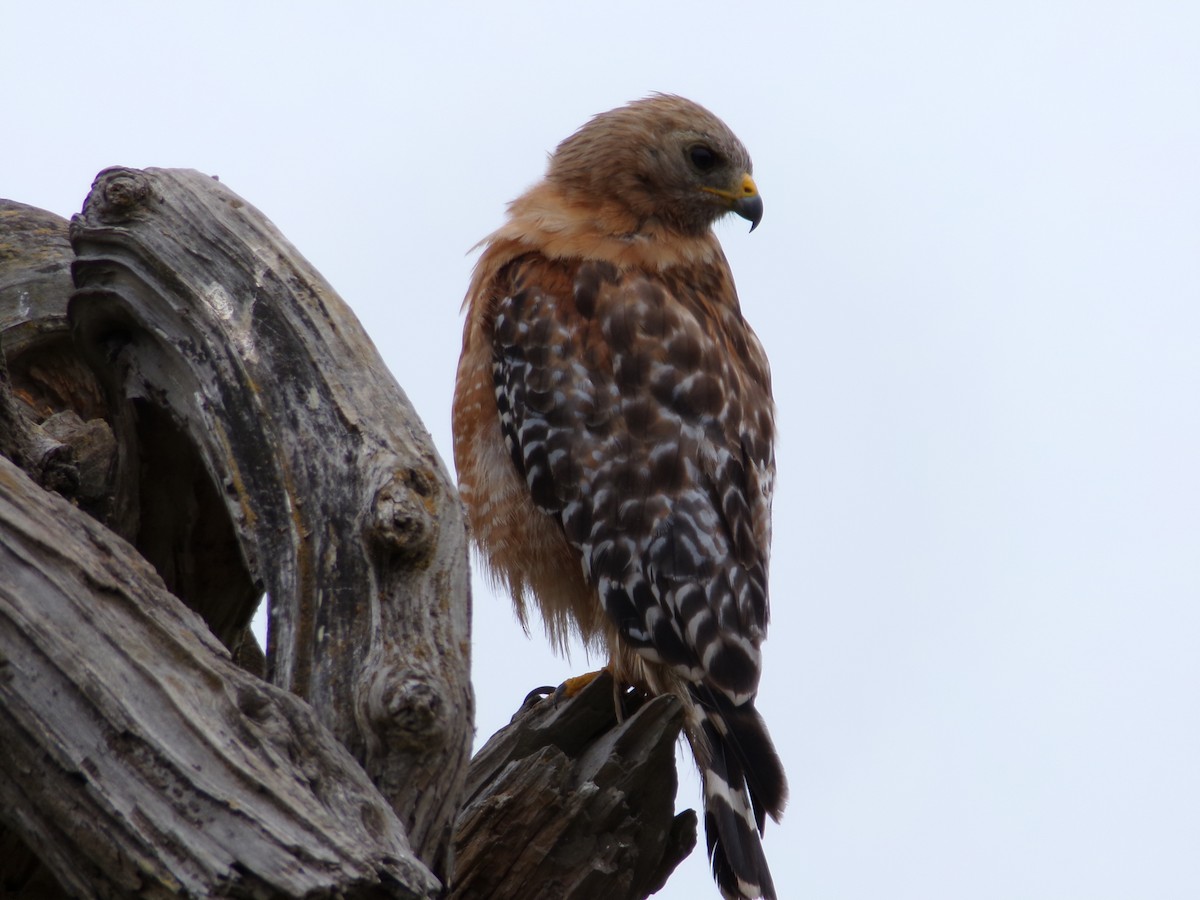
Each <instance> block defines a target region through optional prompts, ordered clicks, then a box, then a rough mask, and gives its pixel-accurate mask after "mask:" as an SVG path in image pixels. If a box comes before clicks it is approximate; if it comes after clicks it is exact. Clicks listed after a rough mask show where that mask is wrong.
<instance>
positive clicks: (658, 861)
mask: <svg viewBox="0 0 1200 900" xmlns="http://www.w3.org/2000/svg"><path fill="white" fill-rule="evenodd" d="M620 699H621V701H622V703H623V710H622V712H623V714H624V716H625V718H624V721H618V719H617V704H616V700H617V698H616V697H615V696H614V691H613V680H612V677H611V676H610V675H608V674H607V673H603V674H601V676H600V677H599V678H597V679H596V680H595V681H593V682H592V683H591V684H589V685H588V686H587V687H586V688H585V689H584V690H583V691H582V692H580V693H579V694H578V695H577V696H576V697H574V698H572V699H571V700H569V701H566V700H560V699H557V698H555V697H553V696H551V697H550V698H548V699H544V700H537V699H531V701H529V702H527V703H526V706H525V707H524V708H522V710H521V711H520V712H519V713H518V714H517V715H516V716H515V717H514V718H513V722H512V724H510V725H509V726H508V727H507V728H505V729H502V730H501V731H499V732H497V733H496V734H495V735H494V736H493V737H492V739H491V740H489V741H488V742H487V744H486V745H485V746H484V747H483V748H482V749H481V750H480V751H479V753H478V754H476V756H475V759H474V760H473V761H472V762H471V770H470V775H469V777H468V784H467V798H466V802H465V805H464V808H463V811H462V813H461V814H460V816H459V819H458V830H457V833H456V835H455V849H456V854H457V860H458V863H457V869H456V872H455V886H454V892H453V894H452V897H455V898H464V900H465V898H474V897H491V898H497V900H500V898H512V900H527V898H545V900H567V898H569V900H623V898H629V900H640V898H642V897H645V896H647V895H648V894H651V893H653V892H655V891H657V890H658V889H659V888H661V887H662V886H663V884H664V883H665V882H666V880H667V876H668V875H670V874H671V872H672V871H674V869H675V866H677V865H678V864H679V862H680V861H681V860H683V859H684V858H685V857H686V856H687V855H688V854H689V853H690V852H691V851H692V848H693V847H694V846H695V844H696V814H695V812H693V811H692V810H690V809H689V810H686V811H685V812H683V813H680V814H679V815H678V816H676V815H675V814H674V805H675V789H676V775H675V742H676V740H677V739H678V737H679V732H680V729H681V728H682V726H683V710H682V707H681V706H680V704H679V701H678V700H676V699H675V698H674V697H671V696H669V695H664V696H661V697H655V698H654V699H652V700H650V701H649V702H645V698H644V697H642V696H640V695H636V694H625V695H623V696H622V697H621V698H620Z"/></svg>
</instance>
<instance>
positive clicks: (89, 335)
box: [70, 169, 473, 875]
mask: <svg viewBox="0 0 1200 900" xmlns="http://www.w3.org/2000/svg"><path fill="white" fill-rule="evenodd" d="M71 241H72V244H73V246H74V249H75V253H76V257H77V259H76V262H75V264H74V269H73V272H74V277H75V283H76V287H77V290H76V292H75V295H74V296H73V298H72V300H71V304H70V318H71V322H72V325H73V327H74V330H75V338H76V341H77V344H78V346H79V347H80V348H81V351H82V352H83V353H84V355H85V356H86V358H87V359H88V360H89V361H90V362H91V364H92V367H93V369H94V370H95V372H96V373H97V375H98V376H99V378H100V380H101V382H102V383H103V385H104V388H105V390H106V393H107V396H108V402H109V404H110V407H111V409H112V415H111V418H110V422H112V425H113V430H114V432H115V433H116V435H117V443H118V446H119V447H120V449H121V452H120V455H119V462H118V472H117V482H118V486H119V493H120V495H121V496H122V497H124V498H128V500H127V506H128V507H129V510H130V512H129V514H128V515H125V516H122V517H121V518H122V521H136V522H137V528H136V536H135V538H134V540H135V543H136V544H137V545H138V547H139V549H141V550H142V552H143V553H144V554H145V555H146V556H147V558H148V559H150V561H151V562H153V563H154V564H155V566H156V568H158V570H159V571H160V572H161V573H162V574H163V576H164V578H165V579H166V582H167V585H168V587H169V588H170V589H172V590H173V591H174V592H175V593H177V594H178V595H179V596H180V597H181V598H182V599H184V600H185V602H187V603H188V605H189V606H191V607H192V608H194V609H196V610H197V611H198V612H199V613H200V614H201V615H202V616H204V618H205V620H206V621H207V622H208V623H209V626H210V627H211V628H212V629H213V631H214V633H215V634H217V635H218V636H219V637H220V638H221V639H222V640H223V641H225V642H226V643H227V644H231V645H232V644H234V642H235V641H236V639H237V637H238V636H239V635H240V634H242V633H243V632H244V630H245V627H246V624H247V623H248V622H249V620H250V617H251V615H252V614H253V611H254V607H255V605H256V604H257V600H258V597H259V596H260V595H261V593H262V592H263V591H264V590H265V591H266V593H267V594H269V596H270V601H271V616H270V636H269V644H268V676H269V678H270V680H271V681H272V682H273V683H275V684H277V685H279V686H280V687H283V688H286V689H287V690H289V691H292V692H293V693H295V694H296V695H298V696H300V697H302V698H304V699H305V700H308V701H309V702H310V703H311V704H312V706H313V708H314V709H316V710H317V713H318V715H319V716H320V717H321V720H322V722H323V723H324V724H325V725H326V726H327V727H328V728H330V729H331V730H332V731H333V733H334V734H335V735H336V736H337V737H338V738H339V739H340V740H341V741H342V743H343V744H345V746H346V747H347V748H348V749H349V750H350V751H351V753H352V754H353V755H354V756H355V757H356V758H357V759H359V760H360V761H361V762H362V763H363V765H364V767H365V768H366V771H367V773H368V774H369V775H370V776H371V778H372V779H373V780H374V781H375V783H376V784H377V785H379V787H380V789H381V790H382V791H383V793H384V795H385V796H386V797H387V798H388V799H389V800H390V801H391V802H392V805H393V806H394V808H395V809H396V810H398V811H399V812H400V814H401V815H402V817H404V819H405V824H406V825H407V827H408V835H409V840H410V841H411V842H412V845H413V848H414V850H415V851H416V853H417V855H418V856H419V857H420V858H421V859H423V860H425V861H426V862H427V863H428V864H429V865H430V866H431V867H432V868H433V869H434V871H435V872H437V873H438V874H439V875H443V874H444V873H445V872H446V870H447V867H446V855H447V853H448V850H449V841H450V829H451V825H452V823H453V818H454V812H455V810H456V809H457V806H458V799H459V796H460V792H461V787H462V783H463V778H464V777H465V767H466V762H467V758H468V754H469V746H470V737H471V722H472V718H473V709H472V694H471V689H470V682H469V620H468V617H469V602H468V600H467V598H468V596H469V594H468V591H469V573H468V569H467V559H466V534H465V526H464V521H463V515H462V510H461V507H460V504H459V501H458V496H457V493H456V491H455V489H454V486H453V482H452V481H451V480H450V477H449V475H448V474H447V473H446V471H445V468H444V466H443V465H442V463H441V461H440V459H439V458H438V456H437V454H436V452H435V451H434V449H433V446H432V442H431V441H430V439H429V437H428V435H427V434H426V433H425V431H424V429H423V428H422V427H421V426H420V424H419V419H418V418H417V416H416V414H415V413H414V412H413V411H412V409H411V407H410V405H409V403H408V400H407V398H406V397H405V396H404V393H403V392H402V391H401V390H400V388H399V386H398V385H397V384H396V383H395V380H394V379H393V378H392V376H391V375H390V374H389V373H388V371H387V369H386V368H385V366H384V365H383V362H382V361H381V360H380V359H379V356H378V353H377V352H376V350H375V347H374V345H373V344H372V343H371V341H370V339H369V338H368V337H367V335H366V334H365V333H364V332H363V330H362V327H361V326H360V325H359V323H358V320H357V319H356V318H355V317H354V315H353V314H352V313H351V312H350V310H349V308H348V307H346V305H345V304H344V303H343V302H342V301H341V299H340V298H339V297H338V296H337V294H336V293H335V292H334V290H333V289H332V288H331V287H330V286H329V285H328V284H327V283H326V282H325V280H324V279H323V278H322V277H321V276H320V275H319V274H318V273H317V272H316V271H315V270H313V268H312V267H311V266H310V265H309V264H308V262H307V261H306V260H305V259H304V258H303V257H302V256H300V254H299V253H298V252H297V251H296V250H295V248H293V247H292V246H291V245H290V244H289V243H288V242H287V240H286V239H285V238H284V237H283V236H282V235H281V234H280V233H279V232H278V231H277V230H276V229H275V227H274V226H273V225H272V224H271V223H270V222H269V221H268V220H267V219H266V218H265V217H264V216H263V215H262V214H261V213H259V212H258V211H257V210H256V209H254V208H253V207H252V206H250V205H249V204H247V203H246V202H245V201H244V200H242V199H241V198H240V197H238V196H237V195H235V194H234V193H233V192H231V191H230V190H228V189H227V188H225V187H224V186H223V185H222V184H220V183H219V182H217V181H215V180H214V179H212V178H209V177H207V176H204V175H202V174H200V173H198V172H193V171H185V170H170V169H149V170H145V171H137V170H132V169H109V170H107V171H105V172H102V173H101V174H100V175H99V176H98V177H97V179H96V182H95V184H94V185H93V188H92V191H91V193H90V194H89V196H88V199H87V202H86V204H85V205H84V210H83V213H82V214H81V215H79V216H76V217H75V219H74V221H73V222H72V227H71ZM181 510H186V511H187V514H185V515H181V514H180V511H181ZM133 511H136V515H134V514H133ZM231 538H232V539H231Z"/></svg>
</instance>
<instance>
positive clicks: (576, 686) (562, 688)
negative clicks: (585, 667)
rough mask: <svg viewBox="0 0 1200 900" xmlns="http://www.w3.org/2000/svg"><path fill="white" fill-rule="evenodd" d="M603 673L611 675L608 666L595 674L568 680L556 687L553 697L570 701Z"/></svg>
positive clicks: (590, 673)
mask: <svg viewBox="0 0 1200 900" xmlns="http://www.w3.org/2000/svg"><path fill="white" fill-rule="evenodd" d="M605 672H608V673H609V674H612V668H611V667H610V666H605V667H604V668H603V669H598V670H597V671H595V672H588V673H587V674H586V675H576V676H575V677H574V678H568V679H567V680H566V681H564V682H563V683H562V684H560V685H559V686H558V690H556V691H555V692H554V696H555V697H561V698H562V699H564V700H570V699H571V698H572V697H574V696H575V695H576V694H578V693H579V692H580V691H582V690H583V689H584V688H585V687H587V686H588V685H589V684H591V683H592V682H593V681H595V680H596V679H597V678H599V677H600V676H601V675H602V674H604V673H605Z"/></svg>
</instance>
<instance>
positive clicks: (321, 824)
mask: <svg viewBox="0 0 1200 900" xmlns="http://www.w3.org/2000/svg"><path fill="white" fill-rule="evenodd" d="M68 300H69V308H68ZM0 341H2V344H0V348H2V350H3V352H2V353H0V456H3V457H6V458H7V460H8V461H4V460H0V895H6V894H11V893H17V894H19V895H23V896H30V897H33V896H37V897H42V896H55V895H59V896H61V895H63V894H64V892H65V894H66V895H71V896H110V897H111V896H133V895H136V896H167V895H176V894H182V895H185V896H197V897H198V896H212V895H220V896H261V897H268V896H280V897H302V896H303V897H322V896H330V897H332V896H347V897H350V896H380V897H382V896H394V897H433V896H438V895H440V894H441V893H442V892H443V890H444V888H443V885H445V884H447V883H449V882H450V878H451V872H452V868H453V854H452V849H456V850H457V853H458V854H459V855H460V857H461V858H462V860H463V863H462V866H461V867H460V871H461V872H462V873H463V877H462V878H461V879H459V887H458V888H457V889H456V890H455V892H454V895H455V896H459V897H485V896H512V897H518V896H523V897H532V896H545V897H552V896H562V897H567V896H571V897H576V898H581V900H582V898H585V897H597V898H599V897H614V898H619V897H643V896H645V895H646V894H647V893H648V892H650V891H652V890H655V889H657V887H659V886H661V884H662V881H663V880H664V879H665V878H666V876H667V875H668V874H669V872H670V871H671V869H673V867H674V865H675V864H676V863H677V862H678V860H679V859H681V858H682V857H683V856H685V855H686V853H687V850H690V846H691V845H690V843H688V839H687V835H688V834H689V831H688V821H689V820H688V819H686V817H685V818H681V819H679V820H678V821H675V820H674V818H673V810H672V802H671V798H672V797H673V795H674V760H673V755H672V747H673V744H674V742H675V739H676V737H677V735H678V733H679V713H678V709H677V708H675V707H673V706H672V704H671V701H669V700H664V699H660V700H656V701H653V702H651V703H649V704H647V705H645V706H644V707H642V708H640V709H637V710H634V709H633V708H632V707H631V708H630V710H629V713H630V715H629V717H628V718H626V719H624V721H621V722H618V721H617V718H616V714H615V707H614V706H613V703H612V692H611V685H610V687H609V689H608V695H607V697H608V705H607V707H605V708H604V714H601V713H600V712H599V711H598V710H597V709H596V704H597V702H598V701H597V699H596V698H597V693H596V690H597V689H592V690H590V691H585V692H584V693H583V694H581V695H580V697H579V698H576V699H575V700H572V701H570V702H563V703H552V702H551V701H546V702H545V703H543V704H542V705H541V706H539V707H538V708H537V709H534V710H530V711H526V712H525V713H523V714H522V715H521V716H519V717H518V719H517V720H516V722H515V723H514V725H513V726H510V729H506V731H505V732H502V733H501V734H502V735H511V734H514V733H515V734H518V735H520V737H519V738H512V737H511V736H510V737H505V738H504V742H505V743H503V744H502V745H503V746H505V747H508V748H509V749H508V750H506V751H505V753H510V751H512V750H513V748H524V749H521V750H520V752H511V753H510V755H509V756H505V757H503V759H504V765H500V764H499V760H500V759H501V757H499V756H497V755H496V752H497V751H495V750H494V749H490V748H493V745H494V744H495V743H496V742H495V741H493V742H492V743H491V744H489V745H488V748H489V749H485V751H483V752H481V754H480V757H479V760H478V761H477V763H475V764H474V765H473V769H472V774H471V776H470V788H469V800H470V803H469V805H468V806H467V808H466V810H465V811H464V812H463V813H462V816H461V817H460V816H459V810H460V807H461V806H462V803H463V800H464V787H465V783H466V781H467V768H466V766H467V757H468V753H469V745H470V738H471V723H472V718H473V708H472V695H471V690H470V683H469V680H468V665H469V609H470V594H469V584H468V570H467V565H466V543H465V530H464V528H465V526H464V523H463V517H462V513H461V509H460V506H459V503H458V499H457V494H456V493H455V491H454V488H453V484H452V482H451V480H450V478H449V475H448V474H447V472H446V471H445V467H444V466H443V465H442V463H441V461H440V459H439V458H438V456H437V454H436V452H435V451H434V449H433V447H432V443H431V441H430V440H429V437H428V435H427V434H426V432H425V430H424V428H423V427H422V426H421V424H420V421H419V419H418V418H417V416H416V414H415V412H414V411H413V410H412V409H411V407H410V405H409V404H408V401H407V399H406V398H405V396H404V394H403V392H402V391H401V390H400V388H399V387H398V386H397V385H396V384H395V382H394V380H393V379H392V378H391V376H390V375H389V374H388V372H387V371H386V368H385V367H384V366H383V363H382V361H381V360H380V359H379V357H378V354H377V353H376V351H375V349H374V346H373V345H372V344H371V342H370V340H369V338H368V337H367V336H366V335H365V333H363V331H362V329H361V326H360V325H359V323H358V322H357V320H356V319H355V318H354V316H353V314H352V313H351V312H350V310H349V309H348V308H347V307H346V306H345V304H344V303H343V302H342V301H341V300H340V298H338V296H337V295H336V293H335V292H334V291H333V290H332V288H330V287H329V285H328V284H326V283H325V281H324V280H323V279H322V278H321V277H320V275H319V274H318V273H316V272H315V271H314V270H313V269H312V268H311V267H310V266H309V265H308V263H307V262H306V261H305V260H304V259H303V258H302V257H301V256H300V255H299V254H298V253H297V252H296V250H295V249H294V248H293V247H291V245H290V244H288V242H287V241H286V240H285V239H284V238H283V237H282V235H280V234H279V233H278V231H277V230H276V229H275V228H274V227H273V226H272V225H271V223H270V222H269V221H267V219H266V218H265V217H263V216H262V215H261V214H260V213H259V212H258V211H257V210H255V209H254V208H253V207H251V206H249V205H248V204H246V203H245V202H244V201H243V200H241V199H240V198H239V197H237V196H236V195H235V194H233V193H232V192H231V191H229V190H228V189H226V188H225V187H224V186H223V185H221V184H220V183H219V182H217V181H215V180H213V179H211V178H208V177H206V176H203V175H201V174H199V173H196V172H190V171H180V170H153V169H152V170H145V171H136V170H129V169H111V170H107V171H106V172H103V173H101V174H100V176H98V178H97V180H96V183H95V184H94V185H93V189H92V192H91V193H90V195H89V196H88V198H87V201H86V203H85V205H84V210H83V213H82V214H81V215H79V216H76V217H75V219H74V221H73V222H72V223H71V226H70V232H69V242H68V232H67V227H66V223H65V222H63V221H62V220H61V219H58V218H57V217H55V216H51V215H50V214H47V213H44V212H41V211H40V210H35V209H32V208H30V207H26V206H22V205H21V204H16V203H11V202H8V201H0ZM264 595H267V596H269V599H270V620H269V621H270V625H269V640H268V648H267V654H266V656H265V657H264V656H263V654H262V652H261V650H260V649H259V648H258V645H257V643H256V642H255V641H254V639H253V636H252V635H251V633H250V631H249V624H250V619H251V617H252V616H253V613H254V611H255V609H256V607H257V606H258V604H259V602H260V600H261V599H262V598H263V596H264ZM263 678H265V679H266V681H264V680H262V679H263ZM268 682H269V683H268ZM547 703H550V704H551V705H549V706H548V705H546V704H547ZM600 707H604V703H603V702H601V703H600ZM589 710H590V712H589ZM547 717H549V721H551V722H554V723H557V724H555V725H553V727H548V726H547V724H546V720H547ZM531 735H532V736H531ZM548 735H550V737H547V736H548ZM499 738H500V736H498V738H497V739H499ZM514 741H515V742H514ZM539 741H540V742H541V743H540V744H539ZM551 745H553V748H554V749H553V752H551ZM497 746H500V745H497ZM530 748H532V750H537V751H538V752H532V750H531V749H530ZM555 754H557V755H555ZM514 779H515V780H514ZM522 785H525V786H527V788H528V789H527V790H526V789H525V788H524V787H522ZM651 786H653V787H654V789H653V790H651V789H650V787H651ZM668 786H669V790H667V787H668ZM552 797H554V798H557V800H556V801H555V802H554V803H551V802H549V798H552ZM596 798H600V799H599V800H598V799H596ZM548 810H553V812H548ZM456 818H457V821H458V828H459V833H458V836H457V837H456V838H453V846H452V837H453V830H454V828H455V822H456ZM502 833H503V834H504V835H506V837H505V838H503V839H502V838H501V837H500V835H501V834H502ZM520 834H524V835H526V838H525V841H526V845H525V846H526V847H528V848H541V849H533V850H529V849H526V850H522V852H521V855H520V858H519V864H518V860H517V859H516V858H515V857H514V852H515V849H514V848H515V847H517V845H514V844H513V843H512V840H511V838H515V837H516V836H517V835H520ZM690 835H691V841H692V842H694V835H695V823H694V817H692V819H691V820H690ZM568 887H569V890H568V889H566V888H568Z"/></svg>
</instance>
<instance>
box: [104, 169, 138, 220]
mask: <svg viewBox="0 0 1200 900" xmlns="http://www.w3.org/2000/svg"><path fill="white" fill-rule="evenodd" d="M149 194H150V182H149V181H148V180H147V179H146V176H145V175H144V174H142V173H141V172H138V171H137V170H135V169H123V168H114V169H105V170H104V171H103V172H101V173H100V174H99V176H97V178H96V184H95V186H94V187H93V189H92V194H91V198H89V199H93V198H99V200H100V204H99V206H98V207H97V208H96V210H95V212H96V214H97V215H98V216H99V217H100V220H101V221H104V222H121V221H124V220H125V219H128V218H129V216H130V214H131V213H132V212H133V211H134V210H135V209H137V207H139V206H140V205H141V204H142V201H143V200H145V199H146V197H147V196H149Z"/></svg>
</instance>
